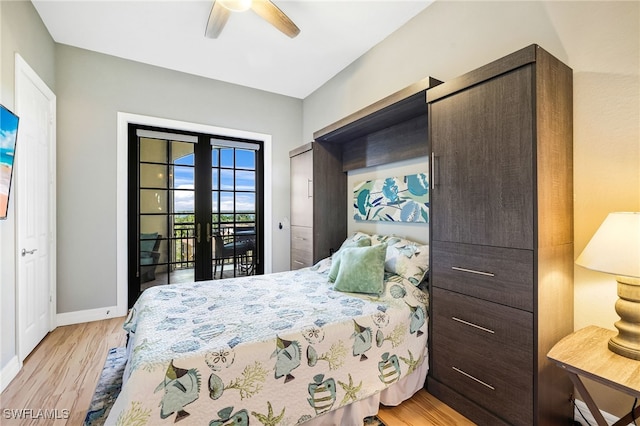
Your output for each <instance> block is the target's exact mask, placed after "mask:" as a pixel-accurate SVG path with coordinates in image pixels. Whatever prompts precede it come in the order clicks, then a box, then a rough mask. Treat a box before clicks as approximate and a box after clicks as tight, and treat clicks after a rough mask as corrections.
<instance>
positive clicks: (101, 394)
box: [84, 348, 127, 426]
mask: <svg viewBox="0 0 640 426" xmlns="http://www.w3.org/2000/svg"><path fill="white" fill-rule="evenodd" d="M126 362H127V350H126V348H112V349H109V353H108V354H107V360H106V361H105V362H104V367H103V368H102V373H101V374H100V378H99V379H98V385H97V386H96V391H95V392H94V394H93V398H92V399H91V404H89V411H87V416H86V417H85V419H84V424H85V426H102V425H104V422H105V420H106V419H107V416H108V414H109V410H111V407H112V406H113V403H114V402H115V400H116V398H117V397H118V394H119V393H120V388H121V387H122V374H123V373H124V367H125V364H126Z"/></svg>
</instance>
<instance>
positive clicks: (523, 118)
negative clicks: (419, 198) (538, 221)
mask: <svg viewBox="0 0 640 426" xmlns="http://www.w3.org/2000/svg"><path fill="white" fill-rule="evenodd" d="M531 79H532V68H531V66H526V67H522V68H519V69H518V70H515V71H512V72H509V73H507V74H504V75H502V76H499V77H497V78H494V79H492V80H491V81H488V82H485V83H484V84H482V85H478V86H472V87H470V88H469V89H467V90H464V91H462V92H458V93H456V94H454V95H452V96H449V97H446V98H443V99H440V100H438V101H437V102H434V103H432V104H430V108H431V110H430V116H431V121H430V126H431V129H430V131H431V134H432V140H431V143H432V151H433V191H432V193H431V197H432V206H431V208H432V218H433V220H432V232H433V239H434V240H437V241H450V242H459V243H468V244H481V245H487V246H497V247H513V248H523V249H531V248H533V225H532V224H533V223H534V222H533V208H534V205H533V191H532V189H533V186H532V185H533V183H532V179H533V169H534V164H533V158H534V156H533V153H532V149H533V147H532V143H531V140H532V132H533V105H532V103H531V101H530V99H531V98H532V94H531V90H532V89H531ZM452 122H455V123H457V124H456V125H455V126H451V125H450V123H452ZM504 122H509V123H519V125H517V126H516V125H510V126H505V125H502V124H501V123H504ZM452 212H453V213H455V214H452Z"/></svg>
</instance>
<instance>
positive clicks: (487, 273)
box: [451, 266, 496, 277]
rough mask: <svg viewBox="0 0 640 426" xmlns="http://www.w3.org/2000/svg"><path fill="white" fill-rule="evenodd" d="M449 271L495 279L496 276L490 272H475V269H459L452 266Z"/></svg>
mask: <svg viewBox="0 0 640 426" xmlns="http://www.w3.org/2000/svg"><path fill="white" fill-rule="evenodd" d="M451 269H453V270H454V271H460V272H468V273H470V274H476V275H484V276H487V277H495V276H496V274H493V273H491V272H483V271H476V270H475V269H466V268H459V267H457V266H452V267H451Z"/></svg>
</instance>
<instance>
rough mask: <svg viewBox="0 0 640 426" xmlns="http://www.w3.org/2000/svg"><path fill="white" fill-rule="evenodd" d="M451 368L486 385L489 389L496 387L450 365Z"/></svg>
mask: <svg viewBox="0 0 640 426" xmlns="http://www.w3.org/2000/svg"><path fill="white" fill-rule="evenodd" d="M451 368H453V369H454V370H455V371H457V372H458V373H460V374H462V375H463V376H465V377H468V378H470V379H471V380H475V381H476V382H478V383H480V384H481V385H483V386H486V387H488V388H489V389H491V390H496V388H494V387H493V386H491V385H490V384H488V383H485V382H483V381H482V380H480V379H478V378H477V377H473V376H472V375H471V374H469V373H465V372H464V371H462V370H460V369H459V368H456V367H451Z"/></svg>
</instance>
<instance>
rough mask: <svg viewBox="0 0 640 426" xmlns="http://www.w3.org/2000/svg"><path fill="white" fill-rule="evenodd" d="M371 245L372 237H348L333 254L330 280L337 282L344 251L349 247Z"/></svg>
mask: <svg viewBox="0 0 640 426" xmlns="http://www.w3.org/2000/svg"><path fill="white" fill-rule="evenodd" d="M368 246H371V239H370V238H368V237H367V238H359V239H357V240H353V239H351V238H347V239H346V240H345V241H344V243H342V245H341V246H340V248H339V249H338V251H337V252H335V253H334V254H333V256H331V269H330V270H329V282H331V283H332V282H335V281H336V277H337V276H338V269H339V268H340V256H341V254H342V251H343V250H344V249H346V248H349V247H368Z"/></svg>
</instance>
